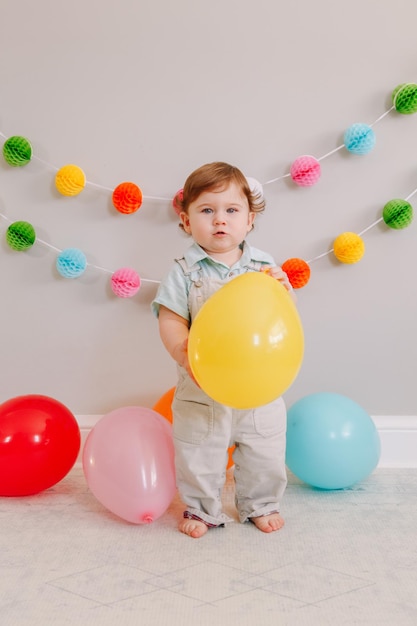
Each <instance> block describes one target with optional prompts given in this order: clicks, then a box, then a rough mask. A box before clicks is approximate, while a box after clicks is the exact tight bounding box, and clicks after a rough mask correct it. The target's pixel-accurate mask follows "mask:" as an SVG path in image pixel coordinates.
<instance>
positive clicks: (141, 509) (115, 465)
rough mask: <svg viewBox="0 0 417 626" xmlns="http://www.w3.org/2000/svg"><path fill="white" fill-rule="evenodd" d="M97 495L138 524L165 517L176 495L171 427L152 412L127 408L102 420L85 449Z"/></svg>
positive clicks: (86, 464) (85, 461)
mask: <svg viewBox="0 0 417 626" xmlns="http://www.w3.org/2000/svg"><path fill="white" fill-rule="evenodd" d="M83 470H84V475H85V478H86V480H87V484H88V486H89V488H90V489H91V491H92V493H93V494H94V496H95V497H96V498H97V500H98V501H99V502H101V504H103V506H105V507H106V508H107V509H109V511H111V512H112V513H115V514H116V515H118V516H119V517H121V518H123V519H124V520H126V521H128V522H132V523H133V524H149V523H150V522H153V521H154V520H156V519H157V518H158V517H160V516H161V515H162V514H163V513H164V512H165V511H166V510H167V508H168V506H169V505H170V503H171V501H172V499H173V497H174V495H175V489H176V487H175V469H174V445H173V440H172V426H171V424H170V423H169V422H168V421H167V420H166V419H165V418H164V417H162V416H161V415H159V413H156V411H153V410H152V409H148V408H144V407H139V406H128V407H123V408H121V409H116V410H115V411H112V412H111V413H108V414H107V415H105V416H104V417H102V418H101V419H100V421H99V422H98V423H97V424H96V425H95V426H94V428H93V429H92V430H91V432H90V433H89V435H88V437H87V440H86V442H85V445H84V449H83Z"/></svg>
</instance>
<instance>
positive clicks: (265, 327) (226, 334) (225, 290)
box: [188, 272, 304, 409]
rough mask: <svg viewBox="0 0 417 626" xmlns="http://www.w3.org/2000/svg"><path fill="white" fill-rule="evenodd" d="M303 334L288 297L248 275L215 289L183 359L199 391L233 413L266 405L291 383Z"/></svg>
mask: <svg viewBox="0 0 417 626" xmlns="http://www.w3.org/2000/svg"><path fill="white" fill-rule="evenodd" d="M303 353H304V334H303V329H302V325H301V321H300V318H299V315H298V312H297V309H296V306H295V304H294V302H293V301H292V299H291V296H290V295H289V294H288V292H287V290H286V289H285V287H283V286H282V285H281V284H280V283H279V282H278V281H277V280H276V279H274V278H272V277H271V276H268V275H266V274H265V273H263V272H248V273H246V274H242V275H240V276H238V277H237V278H235V279H233V280H232V281H231V282H230V283H227V284H226V285H224V287H221V289H219V291H217V292H216V293H215V294H214V295H212V296H211V298H209V299H208V300H207V302H206V303H205V304H204V305H203V306H202V307H201V309H200V311H199V312H198V314H197V315H196V317H195V319H194V321H193V323H192V325H191V329H190V335H189V339H188V358H189V361H190V366H191V369H192V372H193V374H194V376H195V378H196V380H197V382H198V384H199V385H200V387H201V388H202V389H203V390H204V391H205V392H206V393H207V395H209V396H210V397H211V398H213V400H216V401H217V402H220V403H221V404H225V405H227V406H230V407H233V408H236V409H249V408H255V407H257V406H261V405H263V404H267V403H268V402H272V401H273V400H275V399H276V398H278V397H279V396H281V395H282V394H283V393H284V391H286V390H287V389H288V387H289V386H290V385H291V384H292V383H293V382H294V380H295V378H296V376H297V374H298V371H299V369H300V367H301V363H302V359H303Z"/></svg>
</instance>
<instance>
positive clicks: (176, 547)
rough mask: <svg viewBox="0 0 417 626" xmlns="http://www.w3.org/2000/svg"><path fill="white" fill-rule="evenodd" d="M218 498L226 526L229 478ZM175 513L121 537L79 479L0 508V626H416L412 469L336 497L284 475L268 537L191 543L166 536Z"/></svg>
mask: <svg viewBox="0 0 417 626" xmlns="http://www.w3.org/2000/svg"><path fill="white" fill-rule="evenodd" d="M223 497H224V503H225V508H226V512H228V513H229V514H231V515H233V516H235V511H234V504H233V476H232V470H229V472H228V478H227V483H226V486H225V490H224V496H223ZM182 510H183V507H182V504H181V502H180V501H179V499H178V498H175V499H174V501H173V503H172V504H171V506H170V507H169V509H168V510H167V512H166V513H165V514H164V515H163V516H162V517H160V518H159V519H158V520H156V521H155V522H153V523H152V524H149V525H132V524H129V523H127V522H125V521H123V520H121V519H119V518H117V517H116V516H114V515H113V514H111V513H110V512H109V511H107V509H105V508H104V507H103V506H102V505H101V504H100V503H99V502H98V501H97V500H96V499H95V498H94V496H93V495H92V494H91V492H90V491H89V489H88V486H87V484H86V481H85V478H84V475H83V472H82V469H81V468H79V467H75V468H74V469H73V470H72V471H71V472H70V473H69V474H68V476H66V478H64V479H63V480H62V481H61V482H60V483H58V484H57V485H55V486H54V487H53V488H51V489H49V490H47V491H44V492H42V493H40V494H38V495H35V496H30V497H25V498H0V524H1V533H0V548H1V550H0V562H1V581H0V609H1V610H0V623H1V624H4V625H5V626H9V625H10V626H23V625H29V624H30V625H31V626H33V625H37V624H39V625H42V626H49V625H54V626H61V625H63V626H64V625H66V624H71V625H72V624H82V625H83V626H90V625H97V626H98V625H100V626H124V625H127V626H130V625H133V624H134V625H135V626H148V625H149V626H160V625H167V626H168V625H169V626H177V625H178V626H179V625H181V626H183V625H184V624H190V623H193V624H196V625H198V626H206V625H207V626H208V625H209V624H210V626H211V625H217V626H223V625H225V626H226V625H227V626H230V625H232V624H233V625H234V624H236V625H237V624H239V625H241V626H245V625H249V624H251V625H252V624H262V625H263V626H265V625H266V626H269V625H271V626H272V625H273V626H293V625H294V626H295V625H296V626H309V625H310V624H311V625H313V624H314V625H315V624H317V625H318V626H327V625H332V626H334V625H337V626H342V625H349V626H351V625H352V624H363V625H366V626H369V625H373V624H375V625H378V626H383V625H385V624H386V625H389V626H393V625H395V626H406V625H410V626H415V624H417V470H411V469H398V470H395V469H378V470H376V471H375V472H374V473H373V474H372V475H371V476H369V477H368V478H367V479H366V480H364V481H362V482H361V483H358V484H357V485H355V486H354V487H353V488H351V489H347V490H341V491H320V490H316V489H313V488H311V487H309V486H307V485H305V484H303V483H301V482H300V481H299V480H298V479H297V478H295V477H294V476H292V475H290V476H289V485H288V488H287V492H286V494H285V498H284V502H283V506H282V514H283V516H284V517H285V520H286V525H285V527H284V528H283V529H282V530H281V531H279V532H276V533H272V534H270V535H265V534H263V533H261V532H260V531H259V530H257V529H256V528H255V526H254V525H253V524H244V525H242V524H239V523H238V522H236V523H234V524H230V525H228V526H227V527H226V528H219V529H214V530H210V531H209V532H208V533H207V534H206V535H205V536H204V537H203V538H202V539H199V540H194V539H191V538H189V537H187V536H185V535H182V534H181V533H179V532H178V531H177V520H178V518H179V517H180V516H181V513H182ZM235 517H236V516H235Z"/></svg>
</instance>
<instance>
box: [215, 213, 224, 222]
mask: <svg viewBox="0 0 417 626" xmlns="http://www.w3.org/2000/svg"><path fill="white" fill-rule="evenodd" d="M214 222H215V224H225V223H226V216H225V215H223V214H221V213H220V214H219V213H217V214H216V215H215V217H214Z"/></svg>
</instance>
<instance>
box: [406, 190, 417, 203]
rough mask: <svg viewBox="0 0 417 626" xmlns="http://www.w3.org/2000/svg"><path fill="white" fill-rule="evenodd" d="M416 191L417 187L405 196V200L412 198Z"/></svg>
mask: <svg viewBox="0 0 417 626" xmlns="http://www.w3.org/2000/svg"><path fill="white" fill-rule="evenodd" d="M415 193H417V189H414V191H412V192H411V193H410V194H408V196H407V197H406V198H405V200H409V199H410V198H412V197H413V196H414V194H415Z"/></svg>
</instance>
